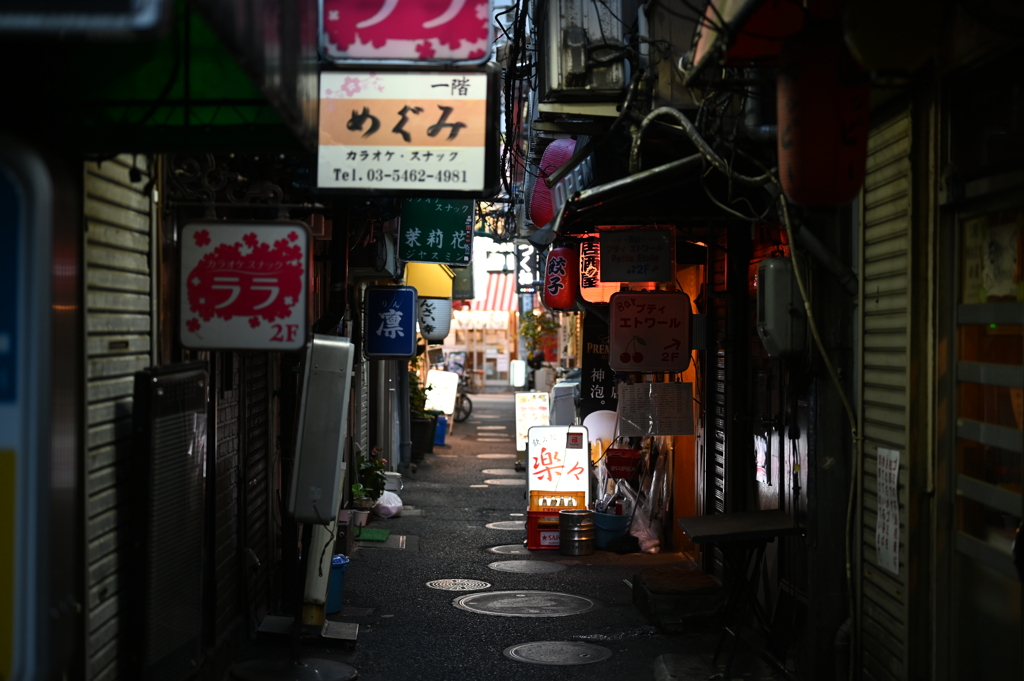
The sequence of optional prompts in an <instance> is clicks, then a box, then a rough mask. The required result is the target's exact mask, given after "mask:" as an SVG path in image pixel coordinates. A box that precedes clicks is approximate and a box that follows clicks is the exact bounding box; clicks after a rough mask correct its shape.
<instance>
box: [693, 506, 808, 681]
mask: <svg viewBox="0 0 1024 681" xmlns="http://www.w3.org/2000/svg"><path fill="white" fill-rule="evenodd" d="M676 522H678V523H679V527H680V529H682V531H683V532H685V533H686V536H687V537H689V538H690V541H692V542H694V543H696V544H717V545H719V546H720V547H721V549H722V555H723V557H724V558H725V568H726V570H728V571H729V572H731V573H732V574H731V577H732V581H733V583H732V585H731V590H730V592H729V598H728V600H727V602H726V608H727V610H728V611H733V612H738V616H737V618H736V621H735V623H734V624H732V625H731V624H730V622H729V621H728V619H727V620H726V624H725V626H724V627H723V628H722V635H721V636H720V637H719V639H718V646H717V647H716V648H715V657H714V660H713V664H716V665H717V664H718V656H719V654H721V652H722V645H723V644H724V643H725V637H726V636H731V637H732V650H730V651H729V661H728V662H727V663H726V665H725V671H724V672H723V674H722V678H725V679H728V678H730V677H729V673H730V671H731V670H732V662H733V658H735V656H736V646H737V644H738V643H739V634H740V628H741V627H742V626H743V623H744V621H745V620H746V618H747V614H748V613H749V611H750V608H751V607H753V609H754V615H755V617H756V618H757V620H758V621H759V622H760V624H761V626H762V628H763V629H764V632H765V634H766V636H769V635H770V634H771V625H770V618H769V617H768V614H767V613H766V612H765V611H764V608H762V607H761V604H760V603H759V602H758V600H757V577H758V574H759V573H760V572H761V565H762V562H763V560H764V551H765V548H766V547H767V545H768V542H770V541H774V540H775V538H776V537H786V536H793V535H802V534H803V533H804V528H802V527H800V526H798V525H796V524H795V523H794V522H793V518H792V517H790V516H789V515H787V514H786V513H785V512H784V511H779V510H774V511H748V512H743V513H722V514H718V515H705V516H695V517H692V518H678V519H677V521H676ZM764 655H765V657H766V659H767V660H768V662H770V663H771V664H772V665H774V666H775V667H776V668H777V669H778V670H779V671H781V672H782V673H784V674H786V676H787V677H788V676H789V674H788V673H786V670H785V667H784V666H783V665H782V664H780V663H779V662H778V661H777V660H776V659H775V658H774V657H772V656H771V654H770V653H769V651H767V650H766V651H764ZM716 676H717V675H716ZM712 678H715V677H712Z"/></svg>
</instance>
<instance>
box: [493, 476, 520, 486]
mask: <svg viewBox="0 0 1024 681" xmlns="http://www.w3.org/2000/svg"><path fill="white" fill-rule="evenodd" d="M484 482H485V483H487V484H488V485H519V486H522V485H525V484H526V481H525V480H523V479H522V478H493V479H491V480H484Z"/></svg>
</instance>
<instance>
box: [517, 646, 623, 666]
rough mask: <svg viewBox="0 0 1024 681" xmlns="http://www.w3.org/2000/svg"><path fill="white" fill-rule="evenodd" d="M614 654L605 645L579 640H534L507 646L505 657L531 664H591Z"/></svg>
mask: <svg viewBox="0 0 1024 681" xmlns="http://www.w3.org/2000/svg"><path fill="white" fill-rule="evenodd" d="M611 656H612V651H611V650H609V649H608V648H605V647H604V646H595V645H594V644H593V643H580V642H577V641H534V642H533V643H520V644H519V645H517V646H509V647H508V648H505V657H507V658H509V659H512V660H516V661H517V662H529V663H530V664H556V665H570V664H590V663H591V662H602V661H604V660H607V659H608V658H609V657H611Z"/></svg>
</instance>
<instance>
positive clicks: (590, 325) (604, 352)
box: [580, 314, 618, 420]
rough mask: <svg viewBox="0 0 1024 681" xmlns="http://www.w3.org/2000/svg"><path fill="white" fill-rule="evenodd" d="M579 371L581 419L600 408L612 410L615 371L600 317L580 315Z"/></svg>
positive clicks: (616, 397) (614, 399) (606, 326)
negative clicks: (580, 350)
mask: <svg viewBox="0 0 1024 681" xmlns="http://www.w3.org/2000/svg"><path fill="white" fill-rule="evenodd" d="M581 364H582V373H581V375H580V419H581V420H582V419H585V418H587V416H589V415H590V414H591V413H593V412H595V411H600V410H602V409H609V410H614V409H615V405H616V401H617V399H618V395H617V394H616V389H615V372H614V371H612V368H611V367H610V366H608V324H606V323H605V322H604V320H602V319H601V318H600V317H598V316H597V315H593V314H588V315H585V316H584V317H583V358H582V362H581Z"/></svg>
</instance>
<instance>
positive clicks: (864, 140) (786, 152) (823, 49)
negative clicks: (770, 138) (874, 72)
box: [778, 28, 870, 207]
mask: <svg viewBox="0 0 1024 681" xmlns="http://www.w3.org/2000/svg"><path fill="white" fill-rule="evenodd" d="M869 95H870V84H869V82H868V78H867V74H866V73H864V72H863V71H862V70H861V69H860V68H859V67H858V66H857V65H856V63H855V62H854V61H853V58H852V57H850V54H849V53H848V52H847V50H846V47H845V45H844V43H843V37H842V35H841V34H840V33H839V31H838V30H832V29H828V28H814V29H810V30H807V31H803V32H802V33H800V34H799V35H797V36H795V37H793V38H791V39H790V40H787V41H786V44H785V46H784V47H783V49H782V54H781V55H780V58H779V78H778V120H779V135H778V147H779V176H780V178H779V179H780V180H781V181H782V189H783V191H785V192H786V196H788V197H789V198H790V199H792V200H793V201H795V202H796V203H800V204H803V205H805V206H823V207H825V206H827V207H836V206H842V205H844V204H846V203H849V202H850V201H852V200H853V198H854V197H855V196H856V195H857V192H858V191H859V190H860V187H861V184H863V182H864V167H865V163H866V162H867V149H868V104H869V102H868V97H869Z"/></svg>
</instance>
